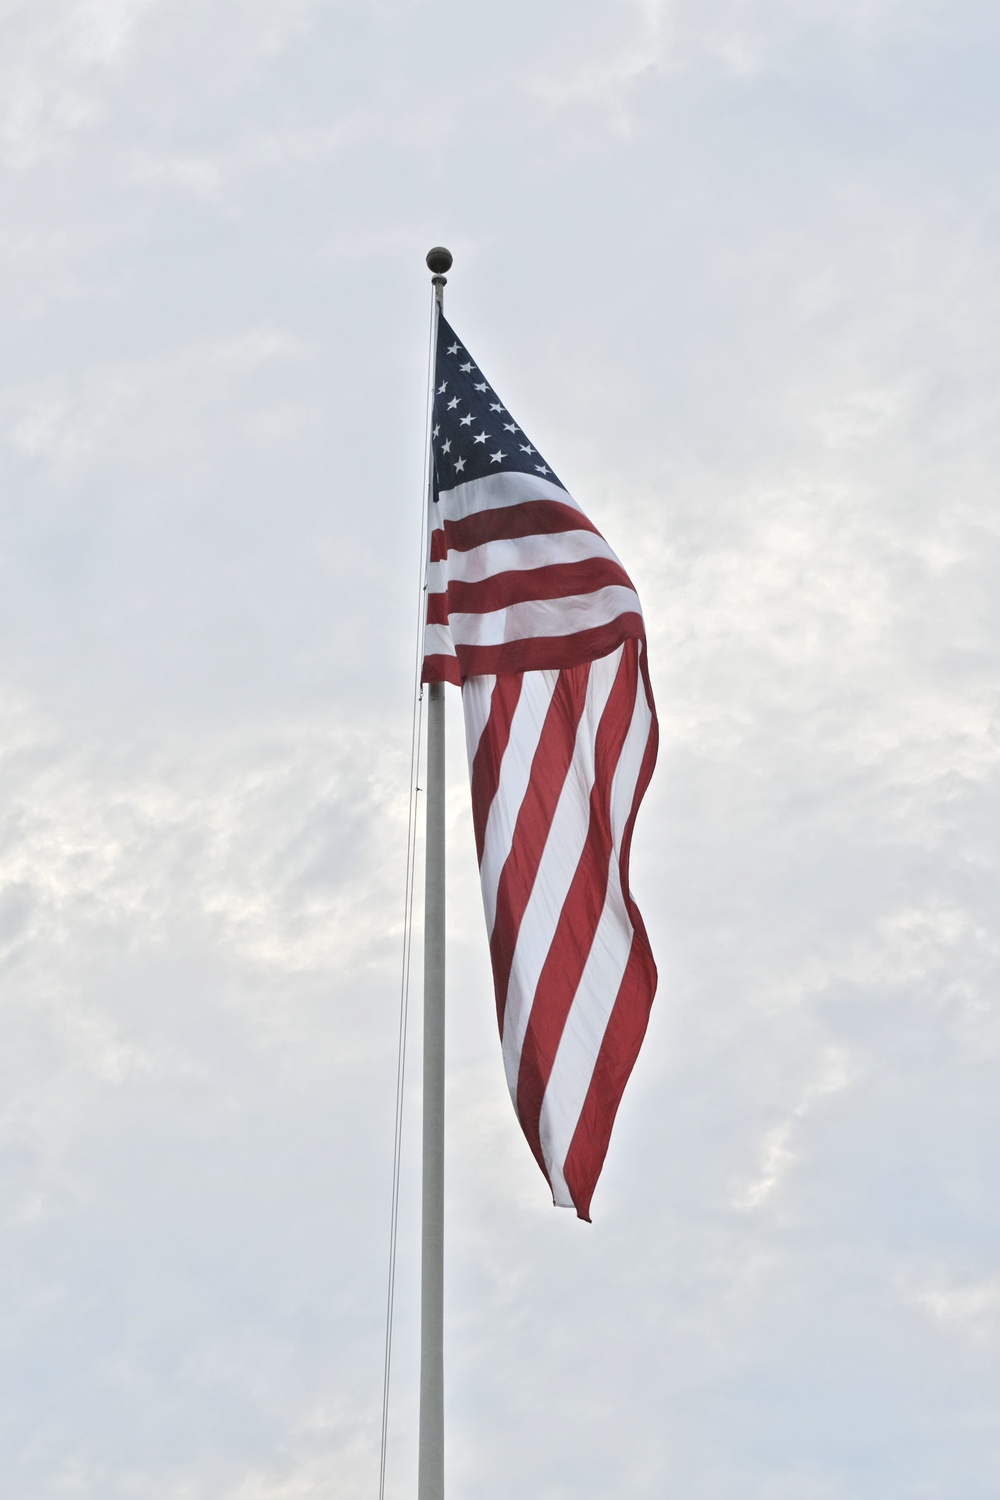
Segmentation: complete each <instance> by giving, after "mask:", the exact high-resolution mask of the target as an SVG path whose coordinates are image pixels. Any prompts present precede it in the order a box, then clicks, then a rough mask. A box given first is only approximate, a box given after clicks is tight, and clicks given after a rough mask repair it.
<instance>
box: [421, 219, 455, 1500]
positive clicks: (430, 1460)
mask: <svg viewBox="0 0 1000 1500" xmlns="http://www.w3.org/2000/svg"><path fill="white" fill-rule="evenodd" d="M427 265H428V268H429V269H430V271H431V272H432V273H433V274H432V278H431V285H432V286H433V288H434V303H433V310H432V313H431V320H432V321H431V349H432V355H431V370H432V371H433V369H434V351H436V349H437V325H438V316H439V314H440V311H441V309H442V307H443V306H444V288H445V279H446V278H445V275H444V273H445V271H448V270H450V268H451V255H450V254H449V252H448V251H447V250H445V249H444V248H443V247H442V246H437V247H435V249H433V250H430V251H428V254H427ZM433 385H434V376H433V373H432V375H431V395H432V397H433ZM428 405H429V407H430V408H431V409H433V402H432V401H431V402H429V403H428ZM431 420H432V418H431V413H430V411H429V412H428V422H430V421H431ZM427 451H428V467H427V507H428V510H430V508H431V506H432V505H433V497H434V480H433V473H434V455H433V445H432V442H431V441H428V445H427ZM432 529H433V527H432V525H431V524H429V525H428V533H430V531H431V530H432ZM425 779H426V783H427V850H426V861H427V863H426V878H425V884H424V1127H423V1135H424V1139H423V1178H422V1191H421V1200H422V1201H421V1211H422V1218H421V1236H420V1444H419V1461H418V1477H417V1497H418V1500H444V960H445V943H444V937H445V881H444V683H442V682H432V683H430V684H429V686H428V690H427V771H426V778H425Z"/></svg>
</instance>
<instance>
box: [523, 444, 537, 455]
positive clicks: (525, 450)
mask: <svg viewBox="0 0 1000 1500" xmlns="http://www.w3.org/2000/svg"><path fill="white" fill-rule="evenodd" d="M520 446H521V452H522V453H528V454H531V453H534V451H535V450H534V448H533V447H532V446H531V444H530V443H522V444H521V445H520Z"/></svg>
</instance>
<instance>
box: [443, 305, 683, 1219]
mask: <svg viewBox="0 0 1000 1500" xmlns="http://www.w3.org/2000/svg"><path fill="white" fill-rule="evenodd" d="M432 434H433V463H434V486H433V499H434V505H433V514H432V517H431V532H430V556H429V562H428V566H427V624H426V633H425V657H424V668H423V680H424V681H425V682H439V681H445V682H453V683H457V684H459V685H460V686H461V688H462V703H463V708H464V713H465V728H466V741H467V745H468V752H469V767H470V773H471V780H472V814H473V824H474V827H475V835H476V846H477V852H478V855H479V869H480V878H481V882H482V894H483V906H484V909H485V913H486V926H487V930H488V933H489V940H490V956H491V959H492V964H493V981H494V989H495V993H496V1004H497V1020H498V1023H499V1027H500V1036H501V1041H502V1044H503V1059H504V1068H505V1071H506V1075H507V1084H508V1087H509V1089H510V1094H511V1098H512V1100H513V1102H514V1108H515V1110H516V1112H517V1116H518V1119H519V1121H520V1123H521V1127H522V1129H523V1131H524V1133H525V1136H526V1137H527V1140H528V1144H529V1145H530V1146H531V1149H532V1151H533V1152H534V1155H535V1158H536V1160H537V1161H538V1164H539V1166H540V1167H541V1169H542V1171H543V1172H544V1173H545V1176H546V1178H547V1179H548V1182H549V1185H550V1187H551V1189H552V1197H553V1201H554V1202H555V1203H557V1204H560V1205H563V1206H566V1207H574V1208H575V1209H576V1211H577V1213H578V1215H579V1216H580V1218H582V1219H589V1217H590V1202H591V1197H592V1195H593V1191H594V1187H595V1185H596V1183H597V1179H598V1177H599V1175H600V1172H601V1167H602V1165H603V1163H604V1158H605V1155H606V1153H607V1149H608V1142H609V1140H610V1136H611V1128H612V1125H613V1123H614V1118H615V1114H616V1112H617V1110H618V1105H619V1103H620V1101H621V1097H622V1093H623V1091H624V1088H625V1084H626V1082H627V1081H628V1077H629V1074H630V1073H631V1071H632V1067H633V1064H634V1063H635V1059H636V1057H637V1055H638V1051H639V1047H640V1045H641V1043H642V1039H643V1036H644V1034H645V1031H646V1024H647V1020H648V1017H649V1008H650V1005H651V1004H652V1000H653V995H654V993H655V990H656V966H655V964H654V962H653V956H652V953H651V951H650V947H649V941H648V939H647V937H646V930H645V927H644V926H643V922H642V918H641V916H640V915H639V910H638V908H637V906H636V905H635V902H634V901H633V900H632V896H631V892H630V890H629V849H630V846H631V841H632V829H633V826H634V823H635V817H636V813H637V811H638V808H639V804H640V802H641V801H642V797H643V794H644V793H645V790H646V787H647V786H648V784H649V779H650V777H651V775H652V772H653V765H654V763H655V760H656V747H657V721H656V711H655V708H654V705H653V695H652V690H651V688H650V682H649V673H648V668H647V663H646V638H645V630H644V626H643V619H642V610H641V607H640V604H639V599H638V596H637V595H636V592H635V589H634V588H633V587H632V583H631V581H630V580H629V578H628V575H627V574H626V573H625V570H624V569H623V567H622V565H621V563H620V562H619V561H618V558H617V557H616V556H615V554H614V552H613V551H612V550H611V548H610V547H609V546H608V544H607V542H605V540H604V538H603V537H602V536H601V535H600V533H599V532H598V530H597V528H596V527H595V526H594V525H593V524H592V523H591V522H590V521H589V520H588V519H587V517H586V516H585V515H584V513H583V511H582V510H581V509H580V507H579V505H578V504H577V503H576V501H575V500H573V499H572V497H571V496H570V495H569V494H568V492H567V491H566V489H565V488H564V486H563V485H562V484H561V483H560V481H559V479H558V478H557V477H556V475H555V474H554V473H553V472H552V470H551V469H550V468H549V466H548V465H547V464H546V462H545V460H544V459H543V458H542V457H541V455H540V454H539V453H538V451H537V449H536V448H534V446H533V445H532V444H531V442H530V441H529V440H528V438H527V437H526V436H525V434H524V433H523V431H522V430H521V428H520V427H518V425H517V424H516V423H515V422H514V420H513V418H512V417H511V416H510V414H509V412H508V411H507V409H506V408H505V407H504V406H503V404H502V403H501V402H500V400H499V398H498V397H497V395H496V394H495V392H494V391H493V389H492V388H491V387H490V385H489V384H488V382H487V381H486V379H485V377H484V376H483V375H482V373H481V371H480V370H479V367H478V366H477V365H476V364H475V363H474V361H473V360H472V357H471V356H470V355H469V353H468V351H467V349H466V348H465V347H464V345H463V344H462V343H461V342H460V341H459V340H458V338H457V337H456V336H455V333H454V331H453V329H452V328H451V327H450V326H449V324H448V323H447V322H446V321H445V319H444V317H443V316H442V317H441V318H440V320H439V325H438V345H437V355H436V365H435V381H434V408H433V418H432Z"/></svg>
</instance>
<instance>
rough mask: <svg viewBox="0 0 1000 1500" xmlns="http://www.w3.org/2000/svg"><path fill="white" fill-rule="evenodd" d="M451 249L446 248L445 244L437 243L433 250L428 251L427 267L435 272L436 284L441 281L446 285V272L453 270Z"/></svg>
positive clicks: (442, 284)
mask: <svg viewBox="0 0 1000 1500" xmlns="http://www.w3.org/2000/svg"><path fill="white" fill-rule="evenodd" d="M451 265H452V257H451V251H450V250H446V249H445V248H444V246H443V245H435V246H434V248H433V250H428V252H427V269H428V270H429V271H431V272H432V273H433V280H434V283H435V285H437V284H438V282H439V281H440V284H441V286H444V279H445V272H446V271H450V270H451Z"/></svg>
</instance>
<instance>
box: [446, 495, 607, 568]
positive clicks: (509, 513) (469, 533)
mask: <svg viewBox="0 0 1000 1500" xmlns="http://www.w3.org/2000/svg"><path fill="white" fill-rule="evenodd" d="M557 531H592V532H593V533H594V535H595V536H600V535H601V533H600V532H599V531H598V529H597V527H596V526H595V525H594V523H593V522H592V521H588V520H587V517H586V516H585V515H584V514H583V512H582V511H580V510H576V509H574V507H573V506H572V505H564V504H563V502H562V501H561V500H525V501H523V502H522V504H520V505H498V506H496V507H495V508H493V509H491V510H476V511H473V513H472V515H471V516H462V518H461V519H460V520H458V521H447V520H446V521H445V522H444V536H443V538H442V541H445V540H446V541H447V547H446V548H445V550H444V551H443V552H440V553H436V552H435V548H440V547H441V544H442V543H441V541H438V538H439V537H441V536H442V533H441V530H440V528H438V529H436V530H435V531H433V532H432V533H431V560H432V562H441V560H442V559H443V558H444V557H446V556H447V553H448V549H452V550H454V551H455V552H468V551H469V550H470V549H471V548H472V547H481V546H482V545H483V543H484V542H509V541H514V540H515V539H516V538H517V537H522V536H548V535H551V534H553V533H554V532H557Z"/></svg>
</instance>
